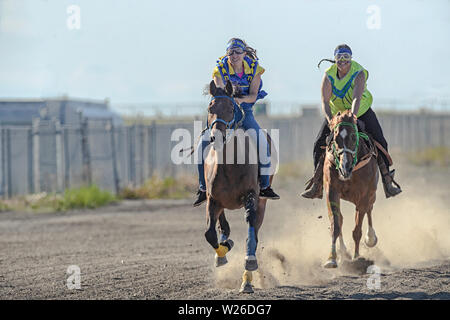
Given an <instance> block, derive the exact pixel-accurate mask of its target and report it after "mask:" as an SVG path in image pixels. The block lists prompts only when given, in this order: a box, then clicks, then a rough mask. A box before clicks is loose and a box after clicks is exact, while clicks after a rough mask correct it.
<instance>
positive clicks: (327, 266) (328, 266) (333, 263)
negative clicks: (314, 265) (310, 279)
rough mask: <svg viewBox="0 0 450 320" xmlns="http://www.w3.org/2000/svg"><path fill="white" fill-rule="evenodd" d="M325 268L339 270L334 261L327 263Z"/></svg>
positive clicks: (330, 260)
mask: <svg viewBox="0 0 450 320" xmlns="http://www.w3.org/2000/svg"><path fill="white" fill-rule="evenodd" d="M323 267H324V268H327V269H331V268H337V262H336V260H334V259H329V260H328V261H327V262H325V264H324V265H323Z"/></svg>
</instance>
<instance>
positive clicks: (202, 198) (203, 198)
mask: <svg viewBox="0 0 450 320" xmlns="http://www.w3.org/2000/svg"><path fill="white" fill-rule="evenodd" d="M205 201H206V191H202V190H200V189H198V191H197V200H195V202H194V204H193V206H194V207H198V206H199V205H201V204H202V203H203V202H205Z"/></svg>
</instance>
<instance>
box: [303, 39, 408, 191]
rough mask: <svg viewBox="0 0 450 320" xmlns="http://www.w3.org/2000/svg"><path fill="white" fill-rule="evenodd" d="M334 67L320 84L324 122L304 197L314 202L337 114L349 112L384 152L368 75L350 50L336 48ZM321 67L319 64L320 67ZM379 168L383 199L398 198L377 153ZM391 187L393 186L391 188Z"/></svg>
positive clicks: (384, 160)
mask: <svg viewBox="0 0 450 320" xmlns="http://www.w3.org/2000/svg"><path fill="white" fill-rule="evenodd" d="M334 58H335V60H328V59H322V60H321V61H320V62H322V61H323V60H326V61H329V62H332V63H333V65H332V66H331V67H329V68H328V69H327V70H326V71H325V75H324V77H323V80H322V109H323V111H324V113H325V117H326V119H325V121H324V122H323V124H322V127H321V128H320V131H319V134H318V136H317V139H316V142H315V143H314V167H315V172H314V176H313V178H312V179H311V180H310V182H309V184H308V186H307V190H306V191H305V192H304V193H303V194H302V196H303V197H305V198H309V199H314V198H319V199H321V198H322V189H323V188H322V183H323V163H324V158H325V157H324V153H325V150H324V149H322V148H321V147H322V146H325V145H326V139H327V136H328V135H329V134H330V133H331V132H330V128H329V127H328V123H329V122H330V120H331V118H332V117H333V116H334V115H335V114H336V113H338V112H339V111H341V112H343V111H345V110H348V109H351V110H352V114H353V116H354V117H355V118H357V119H358V121H360V122H362V123H364V128H365V131H366V132H367V133H369V134H371V135H372V137H373V138H374V139H375V140H376V141H378V142H379V143H380V144H381V145H382V146H383V148H384V149H385V150H386V151H387V149H388V148H387V142H386V139H385V138H384V136H383V131H382V129H381V126H380V124H379V122H378V119H377V116H376V115H375V112H373V110H372V108H371V106H372V100H373V98H372V94H371V93H370V92H369V90H367V86H366V81H367V79H368V77H369V72H368V71H367V70H366V69H364V68H363V67H362V66H361V65H360V64H359V63H357V62H356V61H354V60H352V50H351V49H350V47H349V46H347V45H345V44H343V45H339V46H338V47H337V48H336V49H335V51H334ZM319 65H320V63H319ZM377 160H378V166H379V168H380V172H381V176H382V181H383V187H384V192H385V194H386V198H389V197H393V196H395V195H397V194H399V193H400V192H401V191H402V190H401V189H400V186H399V185H398V184H397V183H396V182H395V181H394V172H395V170H392V171H389V160H388V158H387V157H386V155H385V154H384V153H383V152H381V151H380V152H378V159H377ZM392 183H394V184H395V185H396V186H397V187H396V186H394V185H392Z"/></svg>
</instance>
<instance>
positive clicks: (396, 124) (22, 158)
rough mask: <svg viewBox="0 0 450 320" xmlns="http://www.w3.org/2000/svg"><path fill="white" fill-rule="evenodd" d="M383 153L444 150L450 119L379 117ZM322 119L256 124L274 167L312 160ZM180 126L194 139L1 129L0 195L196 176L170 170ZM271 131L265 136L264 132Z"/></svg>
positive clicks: (95, 129)
mask: <svg viewBox="0 0 450 320" xmlns="http://www.w3.org/2000/svg"><path fill="white" fill-rule="evenodd" d="M378 118H379V120H380V123H381V125H382V128H383V131H384V134H385V136H386V139H387V141H388V144H389V149H390V150H399V151H415V150H420V149H423V148H426V147H436V146H446V147H450V114H448V113H442V114H435V113H428V114H425V113H422V114H420V113H402V114H389V115H388V114H379V115H378ZM322 121H323V118H322V117H320V116H317V115H311V114H310V115H308V114H307V115H302V116H298V115H297V116H292V117H283V118H281V117H280V118H267V117H261V118H258V122H259V123H260V125H261V127H262V128H266V129H268V130H270V129H278V130H279V147H278V149H279V161H280V164H283V163H289V162H293V161H297V160H311V161H312V145H313V142H314V140H315V137H316V135H317V133H318V130H319V127H320V124H321V122H322ZM180 128H184V129H186V130H188V131H189V132H190V134H191V143H195V141H196V139H197V137H194V136H193V133H194V124H193V121H192V120H191V121H180V122H177V123H158V122H153V123H152V124H150V125H132V126H122V125H120V126H117V125H114V122H113V121H112V119H95V120H92V119H89V120H88V119H87V118H86V119H81V121H80V123H79V124H71V125H60V123H59V122H58V120H45V121H44V120H38V119H35V120H33V124H32V125H31V126H16V125H3V126H0V135H1V137H0V143H1V145H0V159H1V170H0V195H1V196H2V197H3V198H11V197H13V196H17V195H25V194H31V193H38V192H63V191H64V189H67V188H74V187H79V186H81V185H86V184H96V185H98V186H99V187H100V188H103V189H107V190H110V191H112V192H114V193H117V192H119V191H120V190H121V189H122V188H123V187H126V186H139V185H142V184H143V183H144V182H145V180H146V179H148V178H150V177H151V176H152V175H155V174H157V175H159V176H162V177H165V176H174V177H176V176H178V175H181V174H196V170H197V167H196V165H195V164H193V163H192V162H191V164H181V165H176V164H174V163H173V162H172V160H171V152H172V149H173V148H174V146H175V145H177V143H178V142H177V141H172V140H171V136H172V132H174V130H176V129H180ZM269 133H270V131H269Z"/></svg>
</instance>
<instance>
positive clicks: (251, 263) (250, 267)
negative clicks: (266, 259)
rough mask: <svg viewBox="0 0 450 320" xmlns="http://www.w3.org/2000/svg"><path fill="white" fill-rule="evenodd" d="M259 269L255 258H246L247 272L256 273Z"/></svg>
mask: <svg viewBox="0 0 450 320" xmlns="http://www.w3.org/2000/svg"><path fill="white" fill-rule="evenodd" d="M257 269H258V261H257V260H256V257H255V256H247V257H245V270H247V271H255V270H257Z"/></svg>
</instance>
